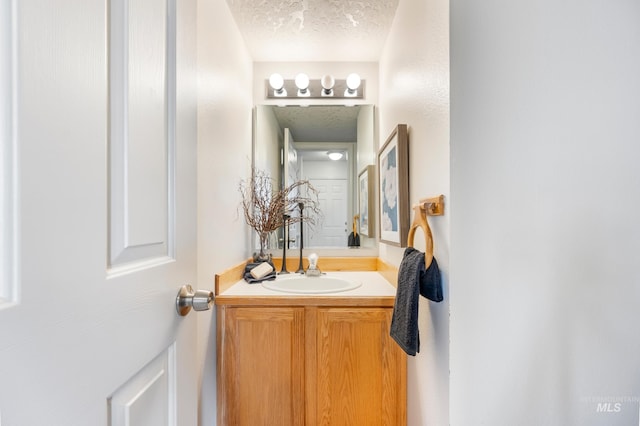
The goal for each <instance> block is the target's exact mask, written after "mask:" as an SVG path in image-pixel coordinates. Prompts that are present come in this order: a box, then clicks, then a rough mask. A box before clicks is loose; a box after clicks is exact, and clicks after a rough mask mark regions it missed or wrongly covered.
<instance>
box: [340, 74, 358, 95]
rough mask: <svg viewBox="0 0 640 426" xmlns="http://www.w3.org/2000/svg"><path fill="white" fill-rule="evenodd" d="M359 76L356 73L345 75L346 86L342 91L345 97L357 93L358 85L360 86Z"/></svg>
mask: <svg viewBox="0 0 640 426" xmlns="http://www.w3.org/2000/svg"><path fill="white" fill-rule="evenodd" d="M360 83H361V80H360V76H359V75H358V74H356V73H351V74H349V75H348V76H347V88H346V89H345V91H344V96H345V97H347V98H352V97H355V96H356V95H357V94H358V87H360Z"/></svg>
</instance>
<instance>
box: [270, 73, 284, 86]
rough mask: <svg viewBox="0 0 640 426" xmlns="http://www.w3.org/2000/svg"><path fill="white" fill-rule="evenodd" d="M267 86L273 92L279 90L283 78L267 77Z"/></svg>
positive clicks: (276, 75)
mask: <svg viewBox="0 0 640 426" xmlns="http://www.w3.org/2000/svg"><path fill="white" fill-rule="evenodd" d="M269 85H270V86H271V87H272V88H273V90H280V89H282V87H283V86H284V78H282V76H281V75H280V74H271V76H270V77H269Z"/></svg>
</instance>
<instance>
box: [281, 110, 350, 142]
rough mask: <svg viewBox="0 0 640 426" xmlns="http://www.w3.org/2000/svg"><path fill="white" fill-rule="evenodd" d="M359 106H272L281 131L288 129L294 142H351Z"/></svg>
mask: <svg viewBox="0 0 640 426" xmlns="http://www.w3.org/2000/svg"><path fill="white" fill-rule="evenodd" d="M359 111H360V107H359V106H353V107H346V106H339V105H327V106H309V107H300V106H287V107H284V108H283V107H277V106H274V107H273V113H274V114H275V116H276V119H277V120H278V123H279V124H280V127H282V128H285V127H287V128H289V130H290V131H291V136H293V140H294V141H295V142H355V141H356V140H357V127H358V112H359Z"/></svg>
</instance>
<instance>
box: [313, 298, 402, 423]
mask: <svg viewBox="0 0 640 426" xmlns="http://www.w3.org/2000/svg"><path fill="white" fill-rule="evenodd" d="M391 314H392V311H391V309H389V308H318V310H317V315H316V325H315V328H316V333H315V335H316V339H315V343H316V345H317V347H316V348H315V351H313V350H312V353H313V352H315V354H316V357H317V359H316V360H315V362H313V360H310V359H309V358H307V360H308V362H310V364H313V365H315V369H314V368H311V369H310V370H309V373H310V375H311V374H313V376H314V377H310V376H307V380H309V381H310V383H307V392H312V393H313V395H308V397H309V398H308V399H311V398H312V397H313V399H314V402H315V404H314V403H311V404H310V405H309V406H308V409H309V411H310V412H309V413H308V414H309V415H310V416H313V417H314V419H313V420H311V419H309V420H310V421H309V423H310V424H317V425H331V426H339V425H367V426H375V425H381V426H382V425H385V426H390V425H404V424H406V414H405V413H406V356H405V354H404V352H402V350H401V349H400V348H399V347H398V346H397V345H396V344H395V342H393V340H392V339H391V337H390V336H389V326H390V324H391ZM309 326H310V327H313V324H309V325H308V327H309ZM308 330H309V329H308ZM307 349H308V350H309V349H313V348H309V347H308V348H307ZM313 370H315V371H313ZM313 388H315V390H314V389H313Z"/></svg>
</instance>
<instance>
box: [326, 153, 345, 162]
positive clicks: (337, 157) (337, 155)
mask: <svg viewBox="0 0 640 426" xmlns="http://www.w3.org/2000/svg"><path fill="white" fill-rule="evenodd" d="M327 155H328V156H329V159H331V160H333V161H338V160H340V159H341V158H342V156H343V155H344V154H343V153H342V152H341V151H329V152H327Z"/></svg>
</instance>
